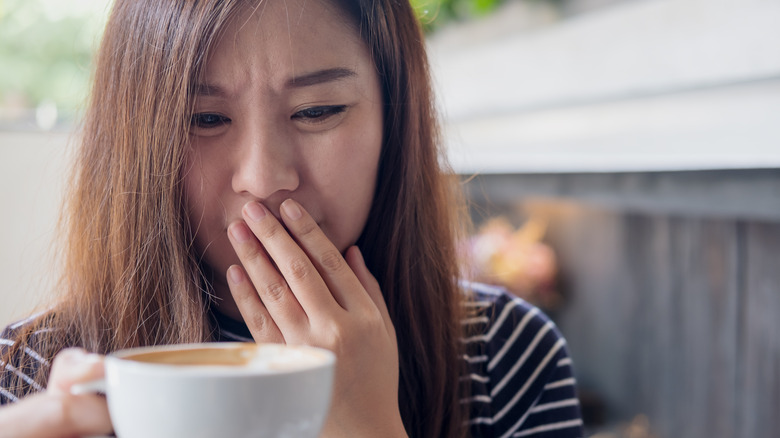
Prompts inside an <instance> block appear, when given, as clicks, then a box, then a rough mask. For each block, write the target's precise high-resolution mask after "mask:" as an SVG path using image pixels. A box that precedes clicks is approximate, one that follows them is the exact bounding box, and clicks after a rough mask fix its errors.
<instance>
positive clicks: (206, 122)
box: [190, 113, 230, 129]
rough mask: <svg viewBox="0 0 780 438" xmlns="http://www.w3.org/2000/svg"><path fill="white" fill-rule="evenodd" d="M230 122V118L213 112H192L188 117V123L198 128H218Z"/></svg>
mask: <svg viewBox="0 0 780 438" xmlns="http://www.w3.org/2000/svg"><path fill="white" fill-rule="evenodd" d="M228 123H230V119H229V118H227V117H225V116H223V115H220V114H214V113H199V114H193V115H192V118H191V119H190V125H191V126H194V127H196V128H200V129H211V128H218V127H220V126H222V125H226V124H228Z"/></svg>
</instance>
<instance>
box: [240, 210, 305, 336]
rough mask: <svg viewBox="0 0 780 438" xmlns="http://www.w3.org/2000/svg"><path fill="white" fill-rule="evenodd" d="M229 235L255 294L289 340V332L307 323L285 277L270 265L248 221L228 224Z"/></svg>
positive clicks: (244, 293)
mask: <svg viewBox="0 0 780 438" xmlns="http://www.w3.org/2000/svg"><path fill="white" fill-rule="evenodd" d="M228 235H229V236H230V241H231V243H232V245H233V249H235V251H236V254H238V258H239V259H240V260H241V263H242V264H243V265H244V272H245V273H246V274H247V275H248V277H249V280H251V283H252V286H253V288H254V289H255V293H256V295H257V296H258V297H259V298H260V300H261V301H262V305H263V306H264V307H265V309H266V310H267V312H268V315H270V317H271V318H272V319H273V320H274V323H275V324H276V326H277V327H278V329H279V331H280V332H281V333H282V336H283V337H284V339H286V340H289V339H288V337H289V335H292V334H293V333H294V332H295V331H299V330H301V327H308V318H307V316H306V314H305V313H304V311H303V309H302V308H301V305H300V303H298V300H297V299H296V297H295V295H294V294H293V293H292V291H291V290H290V288H289V286H288V284H287V282H286V281H285V279H284V277H282V275H281V274H280V273H279V271H277V270H276V268H275V267H274V266H273V263H272V262H271V260H270V259H269V258H268V256H267V255H266V253H265V250H264V249H263V247H262V246H261V245H260V242H258V240H257V238H256V237H255V236H253V235H252V231H250V230H249V228H248V227H247V224H245V223H243V222H234V223H232V224H230V226H229V227H228ZM234 272H235V271H234ZM247 293H248V292H247V290H246V289H242V296H244V297H245V296H246V294H247ZM245 304H246V303H245ZM242 316H243V313H242Z"/></svg>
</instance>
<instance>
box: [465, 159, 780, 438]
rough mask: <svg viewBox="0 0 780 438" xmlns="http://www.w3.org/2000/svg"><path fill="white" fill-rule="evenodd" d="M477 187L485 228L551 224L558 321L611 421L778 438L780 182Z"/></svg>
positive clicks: (629, 177) (674, 175) (718, 175)
mask: <svg viewBox="0 0 780 438" xmlns="http://www.w3.org/2000/svg"><path fill="white" fill-rule="evenodd" d="M467 188H468V189H469V191H470V193H471V199H472V202H473V211H474V213H475V215H476V220H479V217H481V216H484V215H490V214H509V215H510V216H515V217H516V219H518V220H521V219H522V218H524V217H528V216H531V215H532V216H534V217H537V218H541V219H544V220H546V221H547V223H548V224H549V229H548V236H547V240H548V241H549V242H550V243H551V244H552V246H553V247H554V248H555V249H556V251H557V253H558V256H559V265H560V269H561V281H562V288H563V291H564V293H565V294H566V298H567V301H566V303H565V305H564V307H563V308H562V309H559V310H558V311H556V312H554V313H553V315H552V316H553V317H554V319H555V320H556V321H557V322H558V324H559V326H560V327H561V329H562V331H563V332H564V334H565V335H566V337H567V339H568V341H569V345H570V350H571V352H572V355H573V357H574V360H575V366H576V371H577V376H578V379H579V382H580V385H581V389H582V393H583V394H595V395H596V396H598V397H599V398H600V399H601V400H603V402H604V405H605V407H606V415H607V417H606V418H605V419H604V420H605V421H607V422H610V423H614V422H621V421H628V420H630V419H631V418H632V417H634V416H635V415H638V414H644V415H647V417H648V418H649V421H650V428H651V430H652V432H653V433H654V434H655V436H658V437H662V438H677V437H686V438H687V437H692V438H698V437H702V438H704V437H706V438H721V437H722V438H734V437H745V438H753V437H755V438H762V437H767V438H768V437H776V436H780V171H777V170H745V171H710V172H666V173H664V172H661V173H649V174H636V173H634V174H630V173H626V174H610V175H605V174H590V175H588V174H569V175H565V174H561V175H541V174H540V175H503V176H502V175H492V176H490V175H487V176H482V177H479V178H477V179H476V180H474V181H472V182H471V183H469V185H468V186H467ZM591 420H593V418H591ZM597 420H598V419H597ZM592 426H598V425H592Z"/></svg>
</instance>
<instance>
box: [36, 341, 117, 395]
mask: <svg viewBox="0 0 780 438" xmlns="http://www.w3.org/2000/svg"><path fill="white" fill-rule="evenodd" d="M104 375H105V369H104V367H103V357H102V356H100V355H97V354H90V353H88V352H87V351H86V350H83V349H81V348H67V349H65V350H62V351H61V352H60V353H59V354H58V355H57V356H56V357H55V358H54V362H53V364H52V370H51V374H50V376H49V384H48V388H47V390H48V391H50V392H51V393H60V394H64V393H69V392H70V388H71V386H73V385H74V384H76V383H82V382H87V381H90V380H96V379H101V378H103V376H104Z"/></svg>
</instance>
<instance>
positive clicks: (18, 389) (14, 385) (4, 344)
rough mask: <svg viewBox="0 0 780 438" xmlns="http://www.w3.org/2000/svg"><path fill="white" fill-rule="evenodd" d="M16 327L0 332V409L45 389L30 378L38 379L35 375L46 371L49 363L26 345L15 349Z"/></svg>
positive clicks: (16, 340) (15, 325) (40, 383)
mask: <svg viewBox="0 0 780 438" xmlns="http://www.w3.org/2000/svg"><path fill="white" fill-rule="evenodd" d="M18 325H19V324H18V323H17V324H14V325H11V326H9V327H7V328H5V329H4V330H3V331H2V332H0V405H4V404H9V403H14V402H17V401H19V400H20V399H21V398H23V397H24V396H26V395H28V394H31V393H35V392H39V391H43V390H44V388H45V383H44V382H40V381H37V380H36V379H35V378H34V377H33V376H36V375H40V373H39V371H47V370H48V368H49V361H48V360H47V359H45V358H44V357H42V355H40V354H39V353H38V352H37V351H35V349H34V348H33V347H31V346H30V344H27V345H25V346H17V345H16V344H17V343H18V342H20V341H19V340H18V339H17V336H16V330H15V329H16V328H18ZM14 349H16V350H15V351H14Z"/></svg>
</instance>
